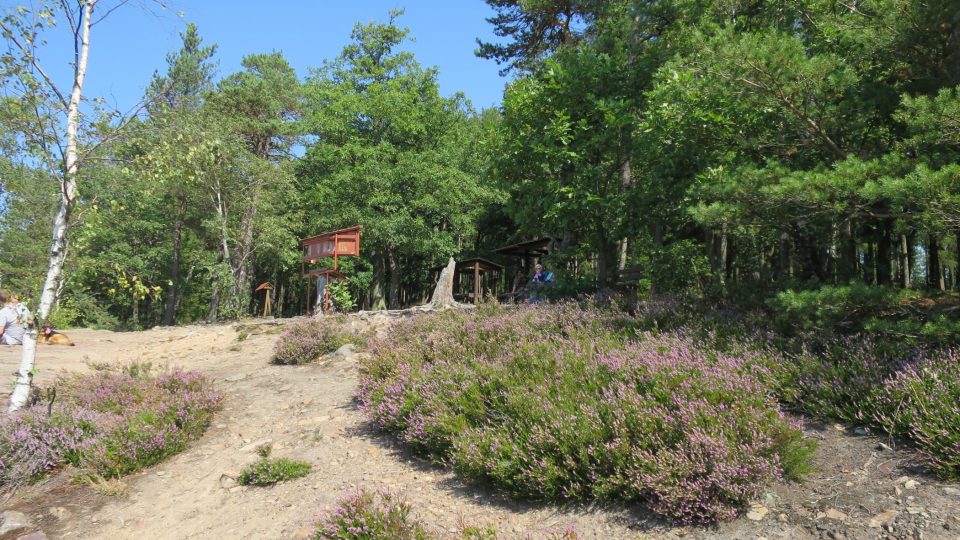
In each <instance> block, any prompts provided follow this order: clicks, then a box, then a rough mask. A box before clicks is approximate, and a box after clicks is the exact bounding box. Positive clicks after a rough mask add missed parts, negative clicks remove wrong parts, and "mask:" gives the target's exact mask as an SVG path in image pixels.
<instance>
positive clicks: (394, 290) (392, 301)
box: [387, 247, 400, 309]
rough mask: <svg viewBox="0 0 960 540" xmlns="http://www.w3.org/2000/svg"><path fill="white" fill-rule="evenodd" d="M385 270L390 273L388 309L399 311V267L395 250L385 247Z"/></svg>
mask: <svg viewBox="0 0 960 540" xmlns="http://www.w3.org/2000/svg"><path fill="white" fill-rule="evenodd" d="M387 269H388V270H389V271H390V291H389V294H388V295H387V296H388V298H387V300H388V302H389V305H390V309H400V265H399V264H397V253H396V250H395V248H392V247H387Z"/></svg>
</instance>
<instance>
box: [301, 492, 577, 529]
mask: <svg viewBox="0 0 960 540" xmlns="http://www.w3.org/2000/svg"><path fill="white" fill-rule="evenodd" d="M412 512H413V508H412V507H411V506H410V504H408V503H407V502H406V501H404V500H403V499H402V498H401V497H397V496H396V495H392V494H390V493H387V492H378V493H371V492H369V491H366V490H363V489H356V490H353V491H351V492H349V493H348V494H347V495H346V496H345V497H343V498H341V499H340V501H339V502H338V503H337V505H336V507H335V508H334V509H333V510H332V511H330V512H327V513H326V514H325V515H324V516H323V517H321V519H320V520H319V523H318V525H317V529H316V531H315V532H314V534H313V536H312V537H311V538H313V539H314V540H433V539H437V538H446V537H448V535H447V534H442V535H437V534H433V533H431V532H430V531H429V530H428V529H427V528H426V527H425V526H424V525H423V524H422V523H421V522H420V521H419V520H417V519H416V518H414V517H413V515H412ZM460 537H461V538H463V540H497V538H502V536H500V535H498V534H497V530H496V528H495V527H492V526H472V525H464V526H462V530H461V532H460ZM524 538H526V539H527V540H536V539H542V540H578V539H579V538H580V536H579V535H578V534H577V532H576V530H575V529H574V528H573V527H569V526H568V527H564V528H551V529H547V530H544V531H539V532H537V533H535V532H528V533H527V534H526V535H525V536H524Z"/></svg>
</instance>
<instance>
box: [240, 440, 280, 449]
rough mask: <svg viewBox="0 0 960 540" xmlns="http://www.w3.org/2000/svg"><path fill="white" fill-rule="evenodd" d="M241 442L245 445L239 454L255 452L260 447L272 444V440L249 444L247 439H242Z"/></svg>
mask: <svg viewBox="0 0 960 540" xmlns="http://www.w3.org/2000/svg"><path fill="white" fill-rule="evenodd" d="M243 442H244V443H245V444H244V446H243V447H242V448H240V451H241V452H256V451H257V449H258V448H260V447H261V446H268V445H271V444H273V439H260V440H259V441H254V442H250V441H249V439H244V440H243Z"/></svg>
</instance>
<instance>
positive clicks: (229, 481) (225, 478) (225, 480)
mask: <svg viewBox="0 0 960 540" xmlns="http://www.w3.org/2000/svg"><path fill="white" fill-rule="evenodd" d="M236 485H237V479H236V478H234V477H233V476H231V475H229V474H227V473H223V474H221V475H220V487H221V488H223V489H230V488H232V487H234V486H236Z"/></svg>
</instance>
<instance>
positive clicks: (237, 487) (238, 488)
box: [230, 486, 243, 493]
mask: <svg viewBox="0 0 960 540" xmlns="http://www.w3.org/2000/svg"><path fill="white" fill-rule="evenodd" d="M239 491H243V486H233V487H232V488H230V493H237V492H239Z"/></svg>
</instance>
